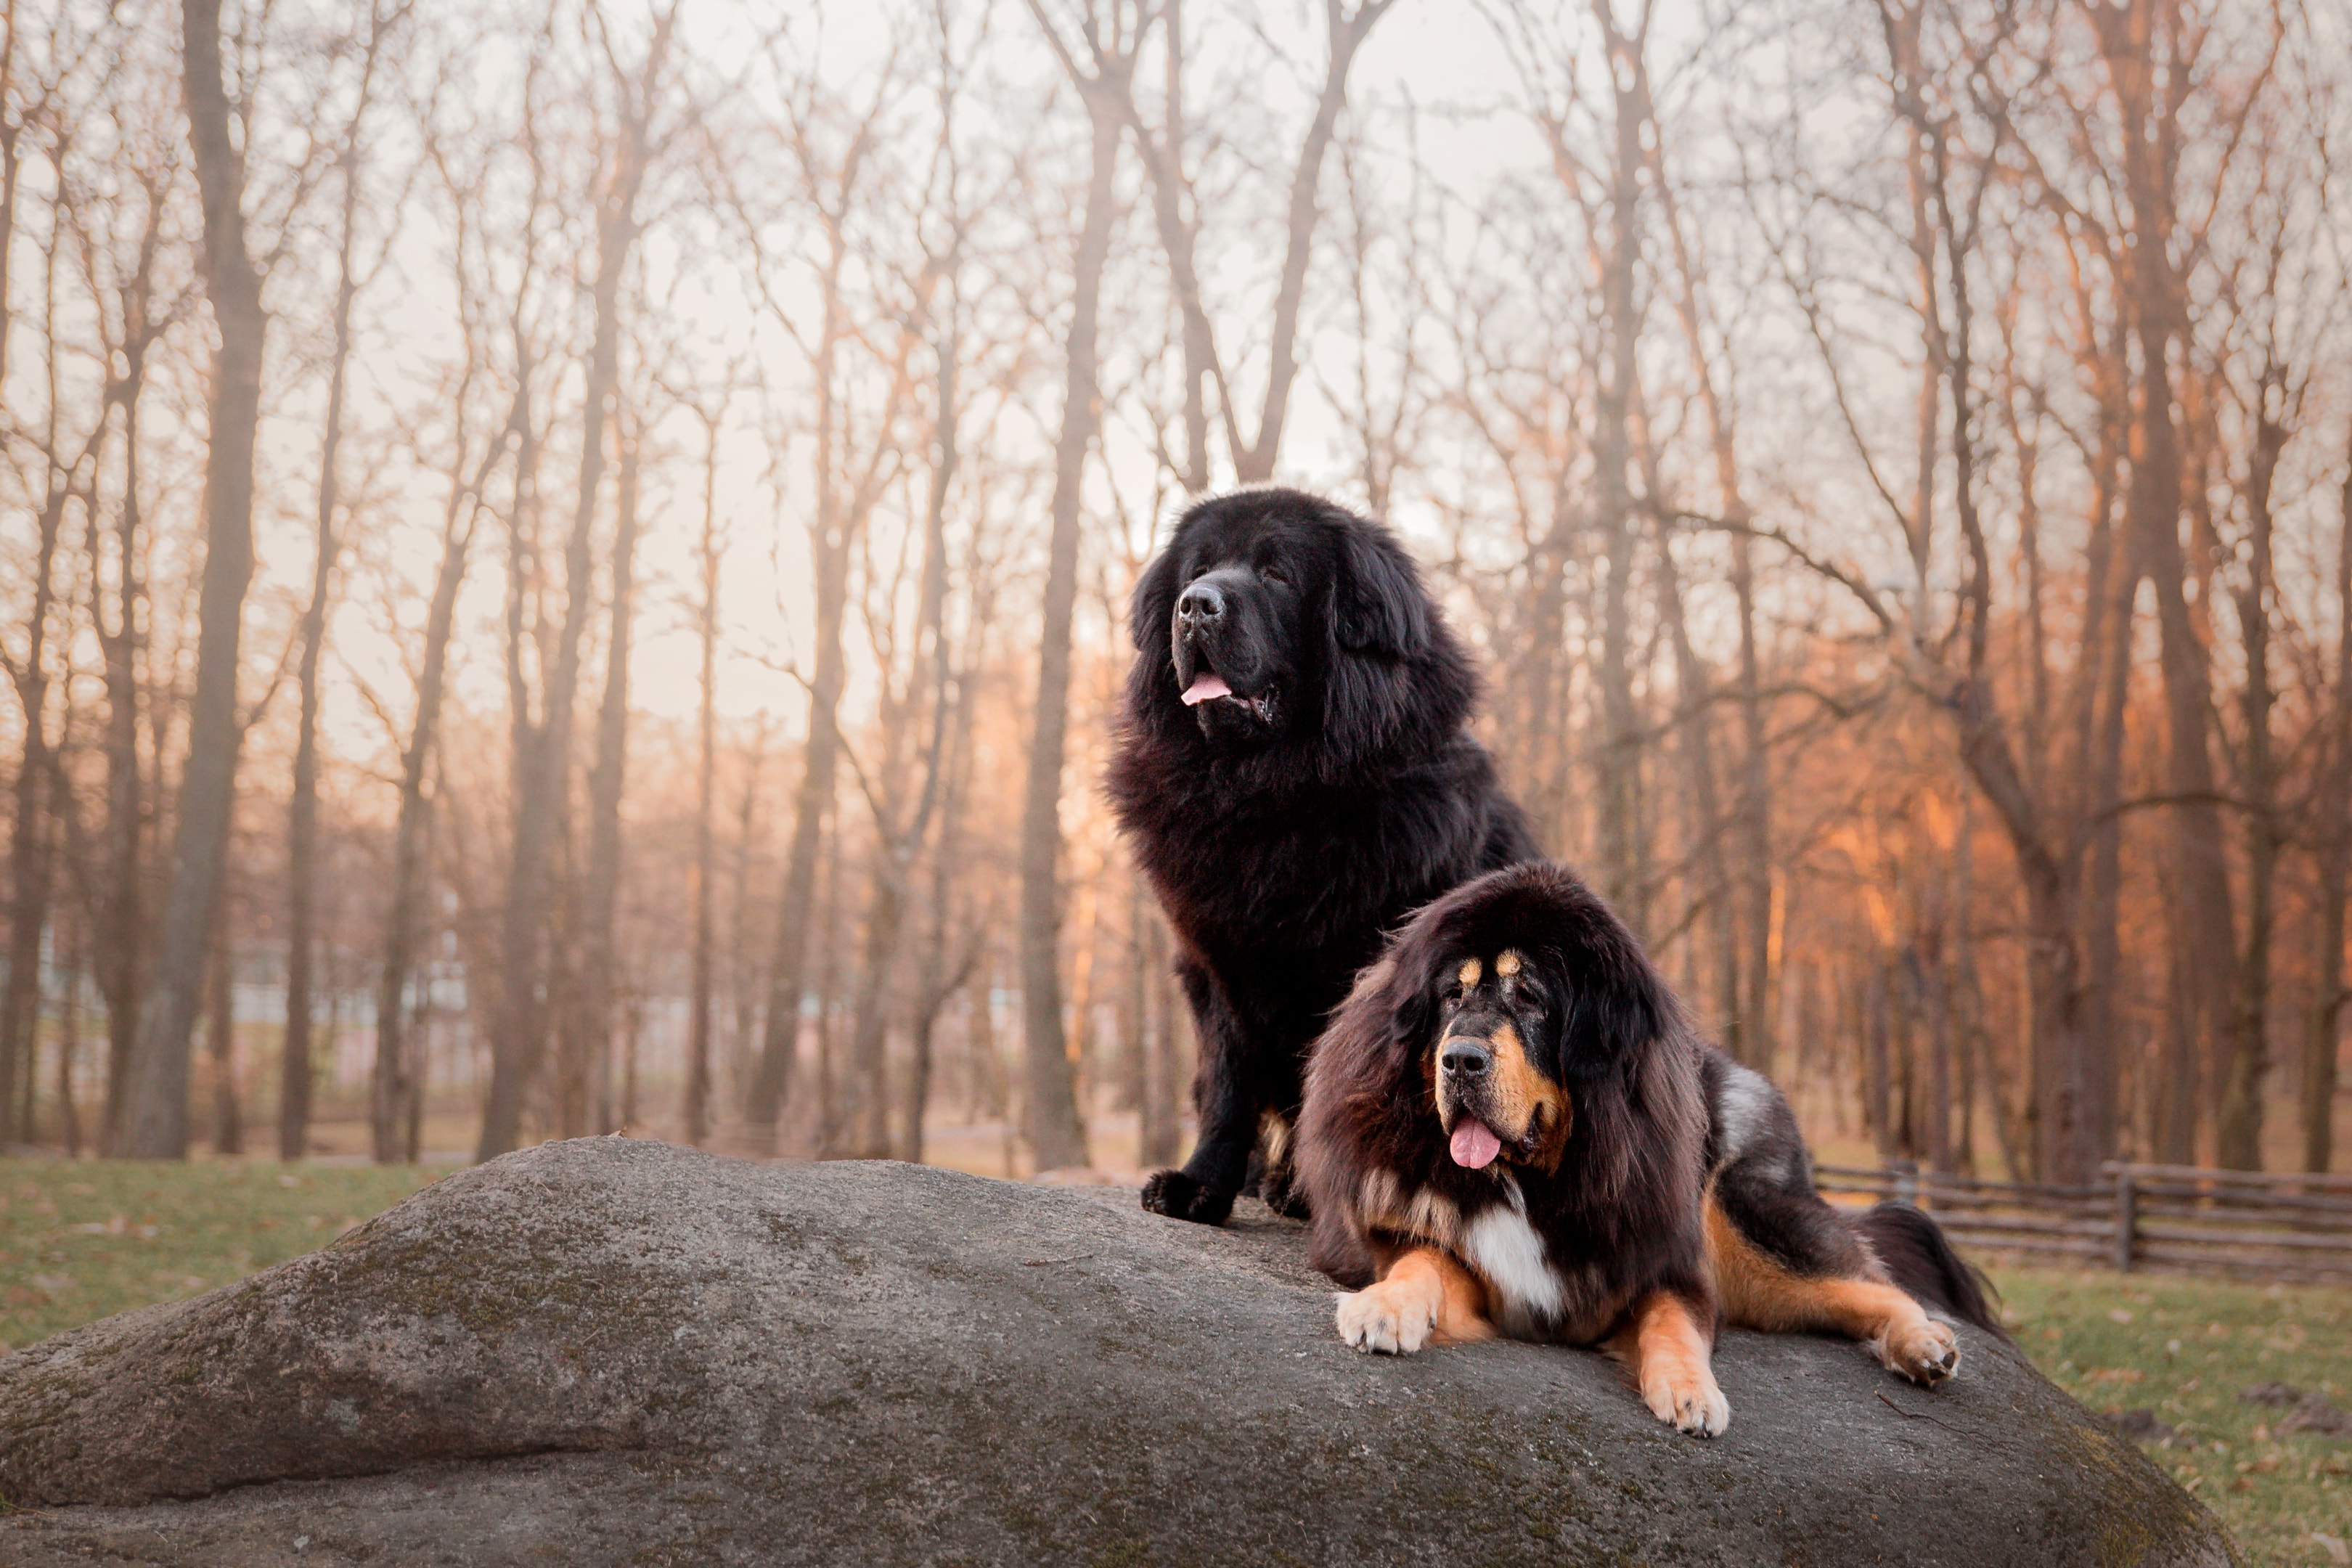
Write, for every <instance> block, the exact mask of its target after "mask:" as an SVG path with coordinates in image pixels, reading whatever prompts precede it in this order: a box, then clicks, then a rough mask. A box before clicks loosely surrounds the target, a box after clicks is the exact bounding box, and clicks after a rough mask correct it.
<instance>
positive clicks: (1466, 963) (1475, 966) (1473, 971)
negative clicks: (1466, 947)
mask: <svg viewBox="0 0 2352 1568" xmlns="http://www.w3.org/2000/svg"><path fill="white" fill-rule="evenodd" d="M1483 973H1486V970H1485V968H1484V967H1483V966H1482V965H1481V964H1480V963H1478V961H1477V960H1476V959H1475V958H1465V959H1464V960H1463V961H1462V968H1461V970H1460V971H1459V972H1458V973H1456V974H1455V975H1454V978H1455V979H1457V980H1459V981H1461V982H1462V984H1464V985H1465V987H1466V986H1471V985H1475V984H1478V976H1479V975H1481V974H1483Z"/></svg>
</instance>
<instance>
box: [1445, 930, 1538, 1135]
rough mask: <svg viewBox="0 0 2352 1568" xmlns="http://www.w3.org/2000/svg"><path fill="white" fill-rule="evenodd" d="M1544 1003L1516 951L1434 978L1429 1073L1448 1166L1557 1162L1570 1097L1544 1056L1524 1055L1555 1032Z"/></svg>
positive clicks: (1476, 958)
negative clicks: (1435, 991)
mask: <svg viewBox="0 0 2352 1568" xmlns="http://www.w3.org/2000/svg"><path fill="white" fill-rule="evenodd" d="M1550 1001H1551V997H1550V994H1549V988H1548V987H1547V986H1546V984H1545V983H1544V979H1543V977H1542V976H1541V975H1540V974H1538V973H1535V971H1534V970H1533V969H1532V968H1531V967H1530V965H1529V964H1528V960H1527V956H1526V955H1525V954H1524V953H1522V952H1519V950H1518V949H1517V948H1512V947H1506V948H1502V949H1499V950H1498V951H1496V952H1490V953H1484V954H1481V953H1475V952H1473V953H1467V954H1465V955H1463V956H1462V957H1461V958H1459V959H1458V960H1456V961H1454V963H1452V965H1451V969H1450V972H1448V973H1443V974H1442V975H1441V977H1440V979H1439V982H1438V994H1437V997H1436V1003H1437V1020H1438V1026H1437V1029H1436V1031H1435V1034H1436V1044H1435V1046H1434V1047H1433V1050H1432V1051H1431V1054H1430V1060H1429V1076H1430V1080H1431V1085H1432V1088H1433V1093H1434V1096H1435V1100H1436V1105H1437V1116H1438V1120H1439V1121H1442V1122H1443V1123H1444V1126H1445V1131H1446V1135H1447V1140H1448V1147H1449V1148H1450V1149H1451V1150H1452V1152H1453V1154H1454V1163H1456V1164H1458V1165H1465V1166H1467V1167H1469V1168H1470V1169H1472V1170H1478V1169H1481V1168H1483V1167H1485V1166H1486V1165H1488V1164H1490V1163H1493V1162H1494V1161H1495V1160H1496V1158H1498V1157H1499V1158H1503V1159H1507V1160H1509V1161H1510V1162H1512V1163H1515V1164H1524V1165H1534V1166H1537V1167H1538V1168H1540V1169H1542V1170H1545V1171H1549V1170H1551V1169H1552V1168H1554V1167H1555V1166H1557V1165H1558V1164H1559V1152H1560V1149H1561V1147H1562V1146H1563V1145H1564V1144H1565V1143H1566V1142H1567V1141H1568V1131H1569V1126H1570V1117H1571V1115H1572V1114H1573V1113H1572V1111H1571V1110H1570V1102H1569V1098H1568V1090H1567V1089H1566V1088H1565V1087H1564V1086H1563V1085H1562V1084H1560V1083H1559V1080H1558V1079H1555V1078H1554V1077H1553V1076H1552V1075H1551V1073H1549V1072H1548V1071H1546V1070H1545V1068H1544V1066H1543V1065H1542V1064H1541V1062H1540V1060H1539V1054H1540V1055H1549V1053H1548V1052H1547V1053H1537V1052H1531V1051H1530V1050H1529V1049H1528V1042H1529V1041H1530V1040H1534V1041H1538V1042H1541V1041H1544V1040H1547V1039H1549V1038H1550V1037H1552V1036H1553V1034H1554V1032H1555V1031H1554V1029H1553V1027H1552V1025H1551V1022H1550V1019H1549V1016H1548V1008H1549V1004H1550Z"/></svg>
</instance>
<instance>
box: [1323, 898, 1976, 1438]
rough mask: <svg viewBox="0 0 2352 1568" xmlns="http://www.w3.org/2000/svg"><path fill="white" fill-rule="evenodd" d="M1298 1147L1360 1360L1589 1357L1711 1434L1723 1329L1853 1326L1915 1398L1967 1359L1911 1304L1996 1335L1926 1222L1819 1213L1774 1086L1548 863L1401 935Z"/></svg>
mask: <svg viewBox="0 0 2352 1568" xmlns="http://www.w3.org/2000/svg"><path fill="white" fill-rule="evenodd" d="M1298 1145H1299V1147H1298V1161H1299V1168H1300V1173H1301V1174H1302V1176H1303V1178H1304V1180H1305V1184H1306V1186H1307V1195H1308V1201H1309V1204H1310V1205H1311V1208H1312V1211H1313V1214H1314V1217H1315V1242H1316V1251H1315V1262H1316V1265H1317V1267H1318V1268H1322V1269H1323V1270H1325V1271H1326V1272H1327V1273H1328V1274H1330V1275H1331V1276H1332V1278H1333V1279H1337V1280H1339V1282H1340V1283H1341V1284H1344V1285H1348V1286H1349V1287H1351V1288H1354V1289H1352V1293H1351V1294H1349V1295H1346V1296H1343V1297H1341V1298H1340V1300H1339V1332H1340V1334H1341V1336H1342V1337H1343V1338H1345V1339H1346V1340H1347V1341H1348V1342H1349V1343H1350V1344H1353V1345H1356V1346H1357V1347H1359V1348H1360V1349H1362V1350H1367V1351H1381V1352H1391V1353H1394V1354H1406V1353H1410V1352H1414V1351H1418V1350H1420V1349H1422V1348H1423V1346H1424V1345H1431V1344H1449V1343H1462V1342H1470V1341H1475V1340H1481V1339H1486V1338H1491V1337H1493V1336H1494V1335H1495V1334H1496V1333H1498V1332H1499V1333H1504V1334H1508V1335H1510V1336H1512V1337H1514V1338H1521V1339H1541V1340H1550V1341H1558V1342H1564V1343H1569V1344H1579V1345H1600V1346H1603V1347H1604V1348H1606V1349H1608V1350H1609V1351H1611V1352H1612V1353H1614V1354H1616V1355H1617V1356H1619V1357H1620V1358H1621V1359H1622V1360H1623V1361H1624V1362H1625V1363H1627V1364H1628V1365H1629V1366H1630V1367H1631V1368H1632V1369H1633V1374H1634V1377H1635V1380H1636V1382H1637V1383H1638V1384H1639V1386H1640V1389H1641V1394H1642V1398H1643V1402H1644V1403H1645V1404H1646V1405H1648V1406H1649V1408H1650V1409H1651V1411H1652V1412H1653V1413H1654V1414H1655V1415H1657V1416H1658V1418H1659V1419H1660V1420H1663V1421H1668V1422H1671V1423H1673V1424H1674V1425H1675V1426H1676V1427H1677V1428H1679V1429H1680V1430H1682V1431H1685V1432H1688V1433H1691V1434H1693V1435H1695V1436H1714V1435H1715V1434H1717V1433H1718V1432H1721V1431H1722V1430H1723V1429H1724V1427H1725V1426H1727V1424H1728V1422H1729V1420H1730V1408H1729V1406H1728V1405H1727V1403H1726V1402H1725V1400H1724V1397H1723V1392H1722V1390H1721V1389H1720V1388H1719V1387H1717V1384H1716V1381H1715V1374H1714V1372H1713V1371H1712V1369H1711V1367H1710V1365H1709V1362H1710V1357H1711V1355H1712V1352H1713V1347H1714V1339H1715V1331H1716V1328H1717V1323H1718V1321H1724V1322H1729V1323H1731V1324H1733V1325H1735V1326H1738V1327H1742V1328H1752V1329H1760V1330H1765V1331H1782V1332H1787V1331H1808V1330H1812V1331H1827V1332H1832V1333H1838V1334H1844V1335H1847V1336H1850V1337H1852V1338H1853V1339H1857V1340H1861V1341H1864V1342H1866V1343H1867V1344H1868V1345H1869V1347H1870V1349H1871V1351H1872V1353H1874V1355H1876V1356H1877V1357H1878V1359H1879V1360H1880V1361H1881V1362H1882V1363H1885V1365H1886V1366H1887V1367H1889V1368H1890V1369H1892V1370H1894V1371H1895V1372H1898V1373H1902V1374H1903V1375H1904V1376H1906V1377H1908V1378H1911V1379H1912V1380H1913V1381H1915V1382H1917V1383H1921V1384H1927V1385H1929V1386H1933V1385H1934V1384H1938V1383H1940V1382H1942V1381H1943V1380H1944V1379H1946V1378H1948V1377H1949V1376H1950V1375H1951V1374H1952V1373H1953V1371H1954V1369H1955V1368H1956V1367H1957V1366H1958V1363H1959V1348H1958V1341H1957V1339H1956V1337H1955V1336H1954V1334H1953V1331H1952V1330H1951V1328H1950V1326H1948V1323H1946V1322H1940V1321H1937V1320H1936V1319H1934V1318H1931V1317H1929V1316H1928V1314H1927V1310H1924V1309H1923V1307H1922V1305H1921V1303H1922V1302H1923V1301H1924V1302H1926V1303H1927V1305H1928V1306H1932V1307H1934V1308H1936V1309H1937V1310H1939V1311H1940V1312H1941V1313H1943V1314H1945V1315H1946V1316H1948V1317H1949V1318H1952V1319H1957V1320H1958V1321H1964V1322H1968V1323H1970V1324H1973V1325H1975V1326H1976V1327H1978V1328H1979V1329H1982V1330H1984V1331H1987V1332H1989V1333H1992V1334H1995V1335H1999V1334H2000V1327H1999V1325H1998V1323H1997V1321H1995V1319H1994V1317H1993V1314H1992V1312H1991V1310H1990V1307H1989V1306H1988V1304H1987V1302H1986V1300H1985V1296H1984V1291H1983V1286H1982V1282H1981V1277H1980V1276H1979V1275H1977V1274H1976V1273H1975V1271H1974V1270H1972V1269H1970V1268H1969V1267H1968V1266H1967V1265H1965V1264H1963V1263H1962V1262H1961V1261H1960V1259H1959V1258H1958V1256H1957V1255H1955V1254H1954V1253H1953V1251H1952V1249H1951V1247H1950V1244H1949V1243H1948V1241H1947V1240H1946V1239H1945V1237H1944V1236H1943V1233H1942V1232H1941V1231H1940V1230H1939V1229H1937V1226H1936V1224H1935V1222H1934V1221H1933V1220H1931V1219H1929V1218H1928V1217H1927V1215H1923V1214H1921V1213H1920V1212H1919V1211H1918V1210H1916V1209H1915V1208H1912V1207H1910V1206H1909V1205H1896V1204H1882V1205H1878V1206H1877V1207H1876V1208H1874V1209H1872V1210H1871V1211H1869V1212H1868V1213H1867V1214H1864V1215H1858V1216H1855V1217H1854V1218H1852V1219H1849V1218H1847V1217H1846V1216H1845V1215H1841V1214H1840V1213H1839V1212H1838V1211H1837V1210H1835V1209H1833V1208H1832V1207H1831V1206H1830V1205H1828V1204H1827V1203H1825V1202H1823V1201H1822V1197H1821V1195H1820V1194H1819V1193H1818V1192H1816V1191H1815V1190H1814V1187H1813V1183H1812V1166H1811V1160H1810V1159H1809V1158H1808V1156H1807V1154H1806V1152H1805V1146H1804V1142H1803V1139H1802V1138H1801V1136H1800V1135H1799V1132H1798V1130H1797V1124H1796V1120H1795V1118H1794V1117H1793V1116H1792V1115H1791V1114H1790V1110H1789V1107H1788V1103H1787V1101H1786V1100H1783V1099H1782V1098H1781V1096H1780V1091H1779V1090H1778V1089H1774V1088H1773V1087H1772V1085H1771V1084H1770V1083H1769V1081H1768V1080H1766V1079H1764V1078H1763V1077H1761V1076H1760V1075H1759V1074H1757V1073H1755V1072H1752V1071H1750V1070H1748V1068H1743V1067H1739V1066H1738V1065H1736V1064H1735V1063H1733V1062H1731V1061H1730V1060H1728V1059H1727V1058H1725V1057H1724V1056H1723V1055H1722V1054H1721V1053H1720V1052H1718V1051H1717V1050H1715V1049H1714V1048H1713V1047H1709V1046H1707V1045H1706V1044H1705V1043H1704V1042H1702V1041H1701V1040H1700V1039H1699V1038H1698V1037H1697V1036H1696V1033H1695V1032H1694V1031H1693V1030H1692V1028H1691V1027H1690V1026H1689V1025H1688V1023H1687V1022H1685V1019H1684V1016H1683V1014H1682V1010H1681V1008H1680V1006H1679V1005H1678V1004H1677V1003H1676V1002H1675V997H1674V995H1673V994H1672V993H1671V992H1670V991H1669V990H1668V989H1667V987H1666V985H1665V983H1664V980H1663V979H1662V978H1661V977H1660V976H1659V975H1658V973H1657V972H1656V971H1655V970H1654V969H1653V968H1652V967H1651V965H1650V963H1649V961H1648V959H1647V958H1646V957H1645V956H1644V955H1643V952H1642V950H1641V946H1640V944H1639V943H1638V942H1636V941H1635V940H1634V938H1633V933H1632V932H1631V931H1627V930H1626V929H1625V927H1624V925H1623V923H1622V922H1621V921H1619V920H1618V919H1617V917H1616V916H1615V915H1614V914H1613V913H1612V912H1611V910H1609V908H1608V906H1607V905H1606V904H1604V903H1602V902H1601V900H1600V899H1599V898H1597V897H1596V896H1594V894H1593V893H1592V891H1591V889H1588V888H1587V887H1585V886H1584V884H1583V883H1582V882H1580V881H1579V880H1578V879H1576V878H1575V877H1574V876H1573V875H1571V874H1570V873H1569V872H1568V871H1566V870H1563V869H1561V868H1558V867H1554V866H1547V865H1540V864H1532V865H1523V866H1515V867H1511V868H1507V869H1505V870H1501V871H1496V872H1493V873H1491V874H1489V875H1487V876H1486V877H1482V878H1480V879H1477V880H1475V881H1473V882H1470V883H1467V884H1465V885H1464V886H1463V887H1461V888H1460V889H1456V890H1455V891H1454V892H1452V893H1449V894H1447V895H1446V896H1445V897H1444V898H1441V899H1439V900H1436V901H1435V902H1433V903H1432V904H1430V905H1429V906H1428V907H1426V908H1425V909H1423V910H1422V911H1421V913H1419V914H1418V915H1416V916H1415V917H1414V918H1413V919H1412V921H1411V922H1410V923H1409V924H1407V925H1406V926H1405V927H1404V929H1403V930H1402V931H1401V932H1399V933H1398V935H1397V937H1396V939H1395V941H1394V942H1392V943H1391V945H1390V947H1389V950H1388V952H1387V953H1386V954H1385V955H1384V956H1383V957H1382V958H1381V960H1380V962H1379V963H1376V964H1374V965H1373V966H1372V967H1371V968H1370V969H1368V970H1366V971H1365V973H1363V975H1362V976H1361V977H1360V979H1359V981H1358V983H1357V984H1356V987H1355V989H1354V991H1353V992H1352V994H1350V995H1349V998H1348V1000H1347V1002H1346V1003H1345V1004H1343V1005H1341V1007H1340V1008H1339V1012H1338V1013H1337V1014H1335V1015H1334V1016H1333V1018H1332V1021H1331V1024H1330V1026H1329V1027H1328V1029H1327V1030H1326V1031H1325V1032H1324V1035H1323V1037H1322V1038H1321V1040H1320V1041H1319V1042H1318V1044H1317V1047H1316V1050H1315V1056H1314V1060H1313V1063H1312V1065H1311V1067H1310V1068H1309V1069H1308V1073H1307V1097H1306V1105H1305V1109H1304V1111H1303V1114H1302V1116H1301V1118H1300V1122H1299V1131H1298Z"/></svg>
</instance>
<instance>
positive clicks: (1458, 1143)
mask: <svg viewBox="0 0 2352 1568" xmlns="http://www.w3.org/2000/svg"><path fill="white" fill-rule="evenodd" d="M1453 1149H1454V1163H1455V1164H1457V1165H1467V1166H1468V1167H1469V1168H1470V1169H1472V1170H1474V1171H1479V1170H1484V1169H1486V1166H1488V1165H1490V1164H1492V1163H1494V1160H1495V1156H1496V1155H1497V1154H1499V1153H1501V1152H1503V1141H1502V1140H1501V1139H1500V1138H1497V1137H1496V1136H1495V1134H1494V1133H1493V1132H1491V1131H1488V1130H1487V1127H1486V1123H1485V1122H1483V1121H1479V1120H1478V1119H1477V1118H1476V1117H1475V1116H1465V1117H1464V1118H1463V1119H1462V1124H1461V1125H1460V1126H1458V1127H1456V1128H1455V1129H1454V1142H1453Z"/></svg>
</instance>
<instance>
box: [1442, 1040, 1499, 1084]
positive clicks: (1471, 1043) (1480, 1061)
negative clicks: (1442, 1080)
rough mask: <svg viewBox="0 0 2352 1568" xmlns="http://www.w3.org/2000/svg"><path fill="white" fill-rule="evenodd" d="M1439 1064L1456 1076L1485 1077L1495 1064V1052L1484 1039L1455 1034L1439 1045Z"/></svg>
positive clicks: (1465, 1077)
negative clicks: (1467, 1037)
mask: <svg viewBox="0 0 2352 1568" xmlns="http://www.w3.org/2000/svg"><path fill="white" fill-rule="evenodd" d="M1437 1065H1438V1066H1439V1067H1440V1068H1443V1069H1444V1071H1445V1072H1446V1073H1448V1074H1449V1075H1451V1076H1452V1077H1454V1078H1460V1079H1472V1078H1483V1077H1484V1076H1486V1072H1487V1070H1488V1069H1489V1068H1493V1067H1494V1065H1495V1052H1494V1050H1493V1048H1492V1047H1489V1046H1488V1045H1487V1044H1486V1041H1484V1040H1473V1039H1466V1038H1465V1037H1462V1036H1460V1035H1455V1036H1453V1037H1450V1038H1448V1039H1447V1040H1446V1042H1445V1043H1444V1045H1442V1046H1440V1047H1438V1050H1437Z"/></svg>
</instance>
